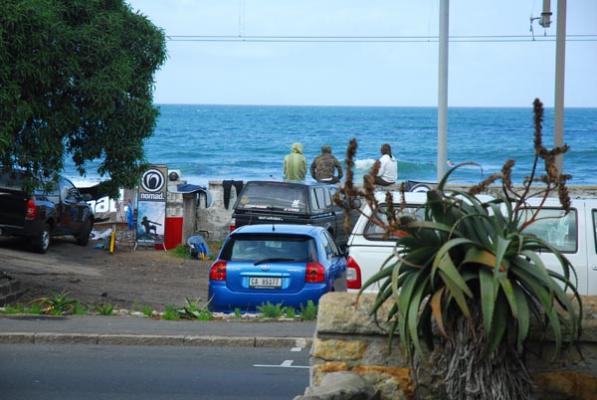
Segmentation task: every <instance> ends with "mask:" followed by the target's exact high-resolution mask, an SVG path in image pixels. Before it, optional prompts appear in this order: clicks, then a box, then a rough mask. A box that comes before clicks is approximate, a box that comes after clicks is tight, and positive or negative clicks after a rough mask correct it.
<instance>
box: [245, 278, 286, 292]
mask: <svg viewBox="0 0 597 400" xmlns="http://www.w3.org/2000/svg"><path fill="white" fill-rule="evenodd" d="M249 287H252V288H260V289H276V288H280V287H282V278H272V277H267V276H252V277H250V278H249Z"/></svg>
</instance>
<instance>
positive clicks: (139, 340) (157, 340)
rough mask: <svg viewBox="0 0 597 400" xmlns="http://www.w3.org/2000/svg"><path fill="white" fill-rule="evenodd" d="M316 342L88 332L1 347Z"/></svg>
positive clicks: (7, 338)
mask: <svg viewBox="0 0 597 400" xmlns="http://www.w3.org/2000/svg"><path fill="white" fill-rule="evenodd" d="M312 342H313V339H311V338H303V337H267V336H256V337H251V336H183V335H132V334H93V333H92V334H88V333H46V332H38V333H30V332H10V333H0V344H88V345H89V344H94V345H125V346H212V347H213V346H217V347H270V348H280V347H303V348H304V347H311V344H312Z"/></svg>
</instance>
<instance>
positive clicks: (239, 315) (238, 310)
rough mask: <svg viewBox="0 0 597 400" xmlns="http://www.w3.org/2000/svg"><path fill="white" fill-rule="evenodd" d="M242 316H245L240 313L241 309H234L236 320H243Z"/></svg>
mask: <svg viewBox="0 0 597 400" xmlns="http://www.w3.org/2000/svg"><path fill="white" fill-rule="evenodd" d="M242 316H243V315H242V313H241V312H240V308H238V307H236V308H235V309H234V318H241V317H242Z"/></svg>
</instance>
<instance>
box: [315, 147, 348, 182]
mask: <svg viewBox="0 0 597 400" xmlns="http://www.w3.org/2000/svg"><path fill="white" fill-rule="evenodd" d="M336 171H338V174H337V175H336V173H335V172H336ZM311 176H312V177H313V179H315V180H316V181H317V182H323V183H337V182H339V181H340V179H342V165H340V162H339V161H338V159H337V158H336V157H334V156H333V155H332V148H331V147H330V146H322V147H321V155H320V156H318V157H316V158H315V160H313V162H312V163H311Z"/></svg>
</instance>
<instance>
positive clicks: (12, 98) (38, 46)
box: [0, 0, 166, 189]
mask: <svg viewBox="0 0 597 400" xmlns="http://www.w3.org/2000/svg"><path fill="white" fill-rule="evenodd" d="M0 9H1V12H0V162H1V163H2V166H3V168H4V169H5V170H8V169H11V168H19V169H24V170H25V171H26V172H27V174H28V175H29V176H30V177H31V180H32V182H37V181H38V180H40V179H48V178H53V177H55V176H56V175H57V174H58V173H60V171H61V170H62V169H63V166H64V160H65V158H66V157H71V158H72V160H73V161H74V164H75V165H76V167H77V169H78V171H79V173H80V174H82V175H84V174H85V173H86V163H87V162H89V161H92V160H99V165H98V167H97V172H98V173H99V174H100V176H106V175H107V176H109V177H110V178H111V185H110V187H109V189H114V188H116V187H118V186H131V185H134V183H135V181H136V179H137V177H138V174H139V172H140V169H141V168H142V165H143V162H144V152H143V140H144V139H146V138H148V137H149V136H150V135H151V134H152V132H153V128H154V126H155V121H156V118H157V115H158V111H157V109H156V108H155V107H154V106H153V104H152V93H153V82H154V81H153V76H154V73H155V71H156V70H157V69H158V68H159V66H160V65H162V63H163V62H164V61H165V58H166V50H165V38H164V33H163V32H162V31H161V29H159V28H157V27H156V26H155V25H153V24H152V23H151V21H149V20H148V19H147V18H146V17H144V16H143V15H140V14H139V13H136V12H133V11H132V10H131V8H130V7H129V6H128V5H127V4H126V3H125V2H124V1H123V0H0Z"/></svg>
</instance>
